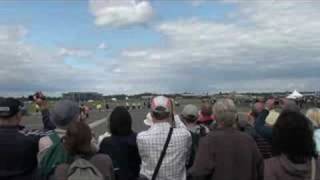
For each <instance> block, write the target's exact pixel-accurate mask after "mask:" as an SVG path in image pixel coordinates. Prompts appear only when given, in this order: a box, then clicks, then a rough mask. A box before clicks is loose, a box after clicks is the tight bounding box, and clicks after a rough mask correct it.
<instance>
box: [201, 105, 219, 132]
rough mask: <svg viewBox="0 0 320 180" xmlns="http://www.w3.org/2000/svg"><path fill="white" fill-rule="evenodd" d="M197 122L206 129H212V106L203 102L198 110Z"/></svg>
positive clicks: (213, 124)
mask: <svg viewBox="0 0 320 180" xmlns="http://www.w3.org/2000/svg"><path fill="white" fill-rule="evenodd" d="M198 123H199V124H202V125H204V126H206V127H207V128H208V129H211V130H212V129H214V126H215V122H214V121H213V116H212V106H211V105H210V104H209V103H207V102H205V103H204V104H203V105H202V107H201V110H200V111H199V118H198Z"/></svg>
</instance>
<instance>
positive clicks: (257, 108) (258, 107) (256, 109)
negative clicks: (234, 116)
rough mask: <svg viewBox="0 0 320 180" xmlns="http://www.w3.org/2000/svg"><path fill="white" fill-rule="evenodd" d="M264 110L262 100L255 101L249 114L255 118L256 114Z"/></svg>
mask: <svg viewBox="0 0 320 180" xmlns="http://www.w3.org/2000/svg"><path fill="white" fill-rule="evenodd" d="M263 110H264V103H262V102H256V103H254V105H253V106H252V110H251V114H250V115H251V116H252V117H253V118H254V119H256V118H257V117H258V115H259V114H260V113H261V112H262V111H263Z"/></svg>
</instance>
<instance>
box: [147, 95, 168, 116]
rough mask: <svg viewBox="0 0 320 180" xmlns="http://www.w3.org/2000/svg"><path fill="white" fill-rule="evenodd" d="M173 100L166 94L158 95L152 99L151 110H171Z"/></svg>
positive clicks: (159, 111) (160, 111)
mask: <svg viewBox="0 0 320 180" xmlns="http://www.w3.org/2000/svg"><path fill="white" fill-rule="evenodd" d="M170 107H171V101H170V99H169V98H167V97H165V96H156V97H154V98H152V100H151V111H152V112H158V113H162V112H170V109H171V108H170Z"/></svg>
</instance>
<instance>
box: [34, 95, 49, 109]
mask: <svg viewBox="0 0 320 180" xmlns="http://www.w3.org/2000/svg"><path fill="white" fill-rule="evenodd" d="M44 97H45V96H44V95H43V93H42V92H38V93H37V95H34V96H33V100H34V102H35V103H36V104H37V105H38V106H39V107H40V109H41V110H44V109H49V106H48V102H47V101H46V100H45V98H44Z"/></svg>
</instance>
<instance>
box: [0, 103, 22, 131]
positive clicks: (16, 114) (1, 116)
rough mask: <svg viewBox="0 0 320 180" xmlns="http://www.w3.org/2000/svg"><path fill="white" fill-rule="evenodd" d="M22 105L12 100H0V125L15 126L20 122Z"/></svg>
mask: <svg viewBox="0 0 320 180" xmlns="http://www.w3.org/2000/svg"><path fill="white" fill-rule="evenodd" d="M23 111H24V105H23V103H22V102H20V101H19V100H16V99H14V98H4V99H0V125H5V126H16V125H19V124H20V122H21V120H22V115H23Z"/></svg>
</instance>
